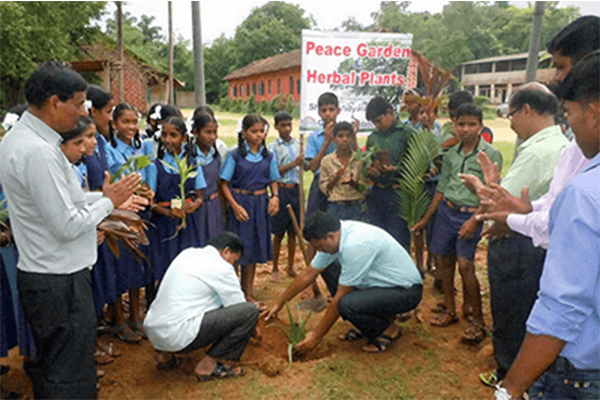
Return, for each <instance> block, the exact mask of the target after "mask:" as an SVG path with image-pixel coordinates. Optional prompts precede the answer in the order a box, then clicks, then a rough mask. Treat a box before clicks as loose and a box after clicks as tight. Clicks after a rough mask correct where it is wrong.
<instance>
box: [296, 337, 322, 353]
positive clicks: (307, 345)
mask: <svg viewBox="0 0 600 400" xmlns="http://www.w3.org/2000/svg"><path fill="white" fill-rule="evenodd" d="M320 342H321V339H320V338H319V337H317V335H316V334H315V332H314V331H307V332H306V337H305V338H304V340H303V341H301V342H300V343H298V344H297V345H295V346H294V350H293V354H294V355H296V356H301V355H303V354H306V353H310V352H311V350H313V349H314V348H315V347H317V345H318V344H319V343H320Z"/></svg>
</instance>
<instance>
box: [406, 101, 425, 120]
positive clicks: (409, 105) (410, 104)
mask: <svg viewBox="0 0 600 400" xmlns="http://www.w3.org/2000/svg"><path fill="white" fill-rule="evenodd" d="M402 108H403V109H404V110H405V111H406V112H407V113H409V114H410V115H411V116H414V115H418V113H419V111H420V108H421V105H420V104H419V102H418V101H415V100H405V101H404V107H402Z"/></svg>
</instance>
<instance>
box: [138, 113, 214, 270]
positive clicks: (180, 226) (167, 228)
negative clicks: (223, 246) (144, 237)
mask: <svg viewBox="0 0 600 400" xmlns="http://www.w3.org/2000/svg"><path fill="white" fill-rule="evenodd" d="M184 164H185V165H186V166H187V167H190V168H191V167H195V166H196V165H197V160H196V151H195V149H194V145H193V143H190V142H189V140H188V135H187V129H186V125H185V122H184V121H183V119H181V118H179V117H169V118H167V120H166V121H165V122H164V123H163V125H162V133H161V136H160V146H159V148H158V157H157V159H156V160H154V164H153V166H152V168H150V169H149V172H148V184H149V185H150V188H151V189H152V190H153V191H154V192H155V197H154V204H153V205H152V207H151V208H152V223H153V224H154V225H155V226H156V228H151V231H152V237H151V239H150V240H151V242H152V245H151V246H152V253H151V259H152V264H153V267H154V280H155V281H160V280H161V279H162V278H163V276H164V274H165V272H166V270H167V267H168V266H169V265H170V264H171V262H172V261H173V260H174V259H175V257H176V256H177V255H178V254H179V253H180V252H181V251H183V250H185V249H187V248H188V247H200V216H199V214H200V208H201V206H202V203H203V200H204V197H203V195H202V189H204V188H205V187H206V182H205V181H204V175H203V173H202V169H201V168H193V169H192V170H191V172H190V173H188V174H187V176H185V177H182V176H181V169H180V165H181V166H184ZM183 170H184V173H185V168H183ZM183 178H185V179H183ZM182 180H184V182H183V183H184V186H183V188H184V190H183V193H184V196H185V197H184V198H182V193H181V183H182Z"/></svg>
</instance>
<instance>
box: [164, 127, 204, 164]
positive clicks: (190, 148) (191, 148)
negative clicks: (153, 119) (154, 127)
mask: <svg viewBox="0 0 600 400" xmlns="http://www.w3.org/2000/svg"><path fill="white" fill-rule="evenodd" d="M167 124H169V125H173V126H174V127H175V129H177V131H178V132H179V133H181V135H182V136H183V137H184V138H188V132H187V126H186V124H185V121H184V120H183V118H180V117H176V116H172V117H168V118H167V119H166V120H165V121H164V122H163V125H167ZM188 139H189V138H188ZM195 147H196V146H195V144H194V143H192V142H191V141H190V140H187V141H186V142H185V144H184V151H185V152H184V156H185V157H186V158H187V162H188V164H191V165H196V162H195V161H196V157H197V155H198V154H197V153H196V149H195ZM164 155H165V146H164V145H163V143H162V140H161V141H160V144H159V145H158V155H157V158H158V159H159V160H162V159H163V157H164Z"/></svg>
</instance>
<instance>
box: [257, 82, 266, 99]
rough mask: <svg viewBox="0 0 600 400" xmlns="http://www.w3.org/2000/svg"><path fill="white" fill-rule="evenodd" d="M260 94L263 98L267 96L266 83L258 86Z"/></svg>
mask: <svg viewBox="0 0 600 400" xmlns="http://www.w3.org/2000/svg"><path fill="white" fill-rule="evenodd" d="M258 94H260V95H261V96H262V95H264V94H265V84H264V82H261V83H259V85H258Z"/></svg>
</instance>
